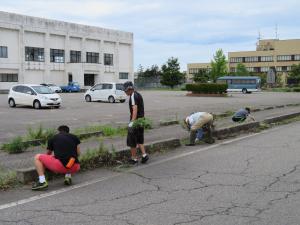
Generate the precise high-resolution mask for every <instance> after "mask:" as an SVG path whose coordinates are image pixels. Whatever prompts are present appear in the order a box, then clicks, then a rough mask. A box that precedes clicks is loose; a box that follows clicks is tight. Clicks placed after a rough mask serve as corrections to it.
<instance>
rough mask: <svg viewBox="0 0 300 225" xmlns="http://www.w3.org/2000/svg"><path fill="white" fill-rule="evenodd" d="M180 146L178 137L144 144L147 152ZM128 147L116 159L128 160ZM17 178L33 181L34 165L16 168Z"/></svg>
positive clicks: (23, 181) (25, 181)
mask: <svg viewBox="0 0 300 225" xmlns="http://www.w3.org/2000/svg"><path fill="white" fill-rule="evenodd" d="M179 146H181V143H180V140H179V139H178V138H170V139H165V140H160V141H155V142H150V143H147V144H145V148H146V150H147V152H148V153H154V152H159V151H162V150H167V149H174V148H177V147H179ZM130 156H131V154H130V148H125V149H121V150H119V151H117V152H116V158H117V159H118V160H128V159H129V158H130ZM16 172H17V180H18V181H19V182H21V183H23V184H26V183H29V182H31V181H34V180H35V179H36V178H37V176H38V175H37V173H36V170H35V168H34V167H30V168H25V169H17V170H16Z"/></svg>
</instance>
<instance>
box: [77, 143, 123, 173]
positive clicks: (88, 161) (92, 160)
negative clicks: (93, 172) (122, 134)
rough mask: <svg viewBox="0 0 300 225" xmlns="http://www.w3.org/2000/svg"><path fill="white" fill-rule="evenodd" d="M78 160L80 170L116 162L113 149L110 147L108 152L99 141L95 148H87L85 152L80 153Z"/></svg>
mask: <svg viewBox="0 0 300 225" xmlns="http://www.w3.org/2000/svg"><path fill="white" fill-rule="evenodd" d="M79 161H80V168H81V169H82V170H87V169H94V168H98V167H101V166H113V165H116V164H117V160H116V152H115V150H114V149H112V151H111V152H110V151H109V150H108V149H106V148H105V147H104V146H103V143H101V144H100V145H99V147H98V148H97V149H88V150H87V151H86V152H85V153H83V154H82V155H80V157H79Z"/></svg>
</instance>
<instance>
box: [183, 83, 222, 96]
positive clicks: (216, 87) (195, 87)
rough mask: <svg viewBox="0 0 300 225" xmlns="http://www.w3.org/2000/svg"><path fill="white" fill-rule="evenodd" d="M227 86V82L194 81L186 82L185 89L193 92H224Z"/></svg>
mask: <svg viewBox="0 0 300 225" xmlns="http://www.w3.org/2000/svg"><path fill="white" fill-rule="evenodd" d="M227 88H228V85H227V84H214V83H207V84H206V83H195V84H186V90H187V91H191V92H192V93H193V94H224V93H226V90H227Z"/></svg>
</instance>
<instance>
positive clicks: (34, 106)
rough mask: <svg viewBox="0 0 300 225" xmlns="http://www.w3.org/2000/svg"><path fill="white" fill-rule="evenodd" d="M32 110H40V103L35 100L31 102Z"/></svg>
mask: <svg viewBox="0 0 300 225" xmlns="http://www.w3.org/2000/svg"><path fill="white" fill-rule="evenodd" d="M33 108H35V109H40V108H41V103H40V102H39V101H38V100H35V101H34V102H33Z"/></svg>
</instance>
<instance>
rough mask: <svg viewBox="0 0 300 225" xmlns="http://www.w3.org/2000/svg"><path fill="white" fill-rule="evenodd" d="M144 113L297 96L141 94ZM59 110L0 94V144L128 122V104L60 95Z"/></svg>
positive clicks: (160, 114) (177, 113) (165, 114)
mask: <svg viewBox="0 0 300 225" xmlns="http://www.w3.org/2000/svg"><path fill="white" fill-rule="evenodd" d="M141 94H142V95H143V97H144V102H145V113H146V116H147V117H150V118H151V119H153V120H154V121H159V120H164V119H169V118H174V117H178V118H182V117H183V116H185V115H187V114H188V113H191V112H193V111H208V112H224V111H228V110H231V111H232V110H236V109H239V108H240V107H243V106H250V107H265V106H273V105H280V104H289V103H300V98H299V96H300V95H299V93H298V94H297V93H273V92H262V93H253V94H247V95H244V94H240V93H237V94H231V95H230V96H229V97H187V96H185V94H186V92H183V91H141ZM61 96H62V100H63V103H62V107H61V108H60V109H41V110H35V109H33V108H30V107H16V108H9V106H8V104H7V95H5V94H3V95H0V124H1V127H0V142H3V141H5V140H7V139H8V138H11V137H15V136H16V135H21V134H24V133H26V130H27V128H28V127H29V126H32V127H34V126H38V125H39V124H42V125H43V127H45V128H48V127H51V128H54V127H57V126H58V125H61V124H67V125H69V126H70V127H71V128H76V127H85V126H89V125H93V124H99V123H101V124H110V123H125V122H127V121H128V120H129V113H128V103H127V102H126V103H115V104H110V103H105V102H91V103H87V102H85V101H84V98H83V93H71V94H70V93H63V94H61Z"/></svg>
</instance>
